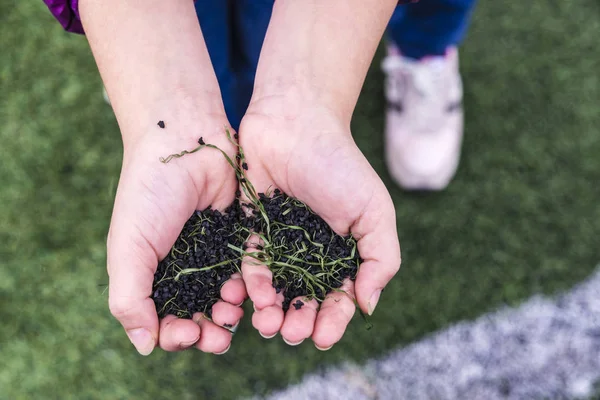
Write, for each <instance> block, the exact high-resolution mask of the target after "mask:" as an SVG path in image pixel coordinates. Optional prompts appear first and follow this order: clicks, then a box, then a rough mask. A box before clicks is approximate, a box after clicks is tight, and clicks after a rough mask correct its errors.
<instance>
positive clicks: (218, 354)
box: [215, 343, 231, 356]
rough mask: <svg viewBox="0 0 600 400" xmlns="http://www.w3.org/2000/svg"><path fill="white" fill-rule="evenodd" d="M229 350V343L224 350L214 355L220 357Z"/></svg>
mask: <svg viewBox="0 0 600 400" xmlns="http://www.w3.org/2000/svg"><path fill="white" fill-rule="evenodd" d="M230 348H231V343H229V346H227V348H226V349H225V350H223V351H222V352H220V353H215V355H217V356H220V355H222V354H225V353H227V352H228V351H229V349H230Z"/></svg>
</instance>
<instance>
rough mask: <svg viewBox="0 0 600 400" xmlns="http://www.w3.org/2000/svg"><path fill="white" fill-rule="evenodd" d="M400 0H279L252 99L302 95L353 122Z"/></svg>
mask: <svg viewBox="0 0 600 400" xmlns="http://www.w3.org/2000/svg"><path fill="white" fill-rule="evenodd" d="M397 4H398V2H397V0H303V1H276V2H275V6H274V9H273V14H272V17H271V23H270V25H269V29H268V31H267V35H266V38H265V42H264V44H263V49H262V52H261V57H260V62H259V66H258V71H257V76H256V84H255V91H254V95H253V101H260V100H262V99H264V98H269V97H273V96H275V97H286V96H288V97H289V96H302V97H304V98H305V99H306V100H307V101H311V102H317V103H319V104H321V105H323V106H325V107H328V108H330V109H332V111H333V112H335V113H336V114H339V115H340V116H341V117H342V118H344V119H347V120H348V121H349V119H350V117H351V115H352V112H353V110H354V107H355V106H356V101H357V99H358V96H359V94H360V90H361V88H362V85H363V82H364V79H365V76H366V73H367V70H368V68H369V66H370V64H371V61H372V59H373V55H374V53H375V50H376V49H377V46H378V44H379V41H380V40H381V37H382V35H383V32H384V30H385V27H386V25H387V23H388V21H389V19H390V16H391V15H392V12H393V10H394V7H395V6H396V5H397Z"/></svg>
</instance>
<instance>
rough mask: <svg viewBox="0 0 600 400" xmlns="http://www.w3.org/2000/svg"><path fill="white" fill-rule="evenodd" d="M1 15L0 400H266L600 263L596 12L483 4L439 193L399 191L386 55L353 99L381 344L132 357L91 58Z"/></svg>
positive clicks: (255, 346) (361, 332)
mask: <svg viewBox="0 0 600 400" xmlns="http://www.w3.org/2000/svg"><path fill="white" fill-rule="evenodd" d="M0 15H2V17H0V44H1V46H0V48H2V56H1V57H0V79H1V82H2V86H1V88H2V90H1V91H0V122H1V124H2V129H0V157H1V159H2V162H1V163H0V182H1V183H2V184H1V185H0V204H1V206H0V260H2V267H1V268H0V318H1V321H2V322H1V323H0V389H1V390H0V398H6V399H37V398H44V399H51V398H56V399H59V398H60V399H70V398H77V399H131V398H155V399H163V398H180V399H197V398H219V399H233V398H236V397H238V396H244V395H252V394H254V393H263V392H265V391H268V390H270V389H273V388H278V387H281V386H283V385H286V384H288V383H290V382H296V381H298V379H299V378H300V377H301V376H302V374H304V373H306V372H310V371H312V370H314V369H315V368H318V367H320V366H324V365H329V364H332V363H335V362H340V361H343V360H353V361H360V360H364V359H366V358H367V357H371V356H377V355H379V354H382V353H383V352H385V351H387V350H389V349H391V348H393V347H395V346H398V345H402V344H406V343H408V342H410V341H413V340H416V339H418V338H420V337H422V336H423V335H426V334H427V333H429V332H432V331H434V330H436V329H439V328H442V327H444V326H445V325H447V324H449V323H451V322H453V321H457V320H459V319H465V318H473V317H476V316H477V315H479V314H481V313H483V312H485V311H488V310H491V309H493V308H495V307H497V306H498V305H501V304H505V303H508V304H515V303H518V302H519V301H521V300H523V299H525V298H527V297H529V296H530V295H532V294H534V293H540V292H543V293H553V292H556V291H558V290H562V289H567V288H569V287H570V286H571V285H572V284H574V283H576V282H578V281H580V280H582V279H583V278H585V277H586V276H587V275H588V274H589V273H590V272H591V271H592V270H593V268H594V266H595V265H596V263H597V261H598V260H599V259H600V254H599V253H600V250H599V247H598V238H599V237H600V207H599V206H598V204H599V200H600V134H599V133H598V127H599V126H600V113H599V112H598V106H599V104H600V75H599V74H598V71H600V49H599V48H598V32H600V18H598V17H599V16H600V3H598V1H597V0H580V1H578V2H576V4H575V3H574V2H565V1H558V0H540V1H536V2H482V3H481V4H480V5H479V6H478V8H477V10H476V12H475V14H474V18H473V25H472V28H471V31H470V34H469V37H468V39H467V40H466V43H465V45H464V47H463V48H462V51H461V62H462V71H463V77H464V81H465V109H466V117H467V118H466V139H465V145H464V155H463V160H462V164H461V166H460V169H459V171H458V176H457V178H456V180H455V181H454V182H453V183H452V185H451V186H450V187H449V189H448V190H447V191H445V192H443V193H439V194H408V193H404V192H402V191H401V190H400V189H398V188H396V187H395V186H394V185H393V183H392V181H391V179H390V177H389V176H388V174H387V172H386V171H385V165H384V162H383V157H382V155H383V141H382V131H383V118H382V115H383V110H384V102H383V93H382V74H381V73H380V72H379V69H378V62H379V61H378V60H379V57H380V56H381V54H379V55H378V59H377V60H376V61H375V64H374V65H373V68H372V69H371V71H370V73H369V76H368V78H367V81H366V84H365V88H364V92H363V94H362V96H361V99H360V101H359V105H358V109H357V111H356V114H355V118H354V122H353V131H354V135H355V138H356V141H357V143H358V145H359V146H360V147H361V148H362V149H363V151H364V152H365V154H366V155H367V156H368V158H369V160H370V161H371V163H372V164H373V166H374V167H375V168H376V169H377V171H378V172H379V173H380V174H381V176H382V178H383V179H384V181H385V182H386V184H388V186H389V188H390V191H391V193H392V196H393V198H394V201H395V204H396V210H397V215H398V228H399V234H400V238H401V243H402V248H403V268H402V270H401V272H400V273H399V275H398V276H397V278H396V279H395V280H394V281H393V282H392V283H391V284H390V285H389V288H388V290H386V291H385V293H384V295H383V297H382V300H381V302H380V305H379V306H378V309H377V311H376V313H375V315H374V317H373V318H372V322H373V323H374V328H373V329H372V330H370V331H367V330H365V328H364V323H363V321H362V320H361V319H359V318H356V319H355V321H354V322H353V323H352V325H351V327H350V328H349V330H348V332H347V334H346V336H345V337H344V339H343V340H342V341H341V342H340V343H339V344H338V345H336V346H335V347H334V348H333V349H332V350H330V351H328V352H325V353H322V352H319V351H317V350H315V349H314V347H313V346H312V345H311V344H310V343H309V342H308V341H307V342H306V343H304V344H303V345H301V346H299V347H296V348H292V347H288V346H287V345H285V344H284V343H283V342H282V341H281V339H280V338H277V339H272V340H270V341H267V340H264V339H262V338H261V337H260V336H259V335H258V333H257V332H256V331H254V330H253V329H252V327H251V325H250V320H249V318H246V319H245V322H243V323H242V325H241V327H240V329H239V330H238V333H237V335H236V336H235V338H234V344H233V346H232V348H231V350H230V351H229V352H228V353H227V354H226V355H225V356H220V357H217V356H212V355H204V354H201V353H200V352H197V351H188V352H184V353H177V354H167V353H164V352H162V351H155V353H153V354H152V355H151V356H150V357H148V358H143V357H141V356H138V355H137V353H135V351H134V350H133V348H132V346H131V345H130V344H129V342H128V340H127V338H126V336H125V334H124V333H123V332H122V330H121V328H120V326H119V325H118V323H117V322H116V321H115V320H114V319H113V318H112V317H111V316H110V314H109V312H108V308H107V296H106V293H105V284H106V283H107V275H106V272H105V238H106V233H107V229H108V222H109V217H110V213H111V207H112V201H113V197H114V193H115V189H116V185H117V181H118V176H119V169H120V160H121V155H122V150H121V144H120V138H119V133H118V127H117V124H116V122H115V119H114V116H113V114H112V112H111V110H110V108H109V106H107V105H106V104H105V103H104V102H103V100H102V94H101V87H102V86H101V82H100V78H99V76H98V74H97V70H96V67H95V65H94V61H93V59H92V56H91V53H90V51H89V48H88V46H87V43H86V42H85V39H84V38H83V37H80V36H75V35H72V34H67V33H64V32H63V31H62V29H61V28H60V26H59V25H58V24H57V23H56V22H55V21H54V20H53V19H52V17H51V16H50V14H49V13H48V11H47V10H46V9H45V7H44V5H43V3H42V2H40V1H36V2H33V1H30V2H2V3H1V4H0ZM247 310H248V311H249V309H248V308H247ZM249 315H250V313H249V312H247V316H249Z"/></svg>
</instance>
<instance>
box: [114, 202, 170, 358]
mask: <svg viewBox="0 0 600 400" xmlns="http://www.w3.org/2000/svg"><path fill="white" fill-rule="evenodd" d="M121 194H122V193H121ZM119 197H120V196H119V193H117V199H116V201H115V209H114V211H113V216H112V221H111V226H110V230H109V234H108V240H107V252H108V254H107V264H108V265H107V269H108V275H109V298H108V305H109V309H110V312H111V314H112V315H113V316H114V317H115V318H116V319H117V320H118V321H119V322H120V323H121V325H123V328H125V331H126V333H127V336H128V337H129V340H131V343H132V344H133V345H134V346H135V348H136V349H137V351H138V352H139V353H140V354H142V355H149V354H150V353H151V352H152V350H153V349H154V347H155V346H156V344H157V342H158V329H159V323H158V315H157V313H156V308H155V306H154V301H153V300H152V299H151V298H150V296H151V292H152V285H153V280H154V273H155V271H156V268H157V265H158V256H157V254H156V251H155V249H154V246H153V245H152V243H153V241H152V239H153V238H149V237H148V236H147V235H148V232H156V230H155V229H153V228H155V227H153V226H151V225H153V223H152V222H151V219H149V218H147V217H144V216H143V215H144V214H143V211H142V210H140V207H139V205H137V207H134V206H135V204H128V203H130V202H128V201H126V200H125V201H121V200H123V197H121V198H119ZM149 225H150V226H149Z"/></svg>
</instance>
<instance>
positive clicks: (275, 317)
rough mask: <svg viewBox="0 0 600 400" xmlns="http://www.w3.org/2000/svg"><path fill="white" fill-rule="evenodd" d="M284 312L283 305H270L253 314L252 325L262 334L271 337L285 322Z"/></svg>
mask: <svg viewBox="0 0 600 400" xmlns="http://www.w3.org/2000/svg"><path fill="white" fill-rule="evenodd" d="M283 318H284V313H283V309H282V308H281V306H277V305H275V306H269V307H266V308H263V309H262V310H260V311H255V312H254V314H252V326H254V328H256V330H257V331H258V333H260V336H262V337H264V338H265V339H271V338H272V337H274V336H275V335H277V332H279V329H281V325H282V324H283Z"/></svg>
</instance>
